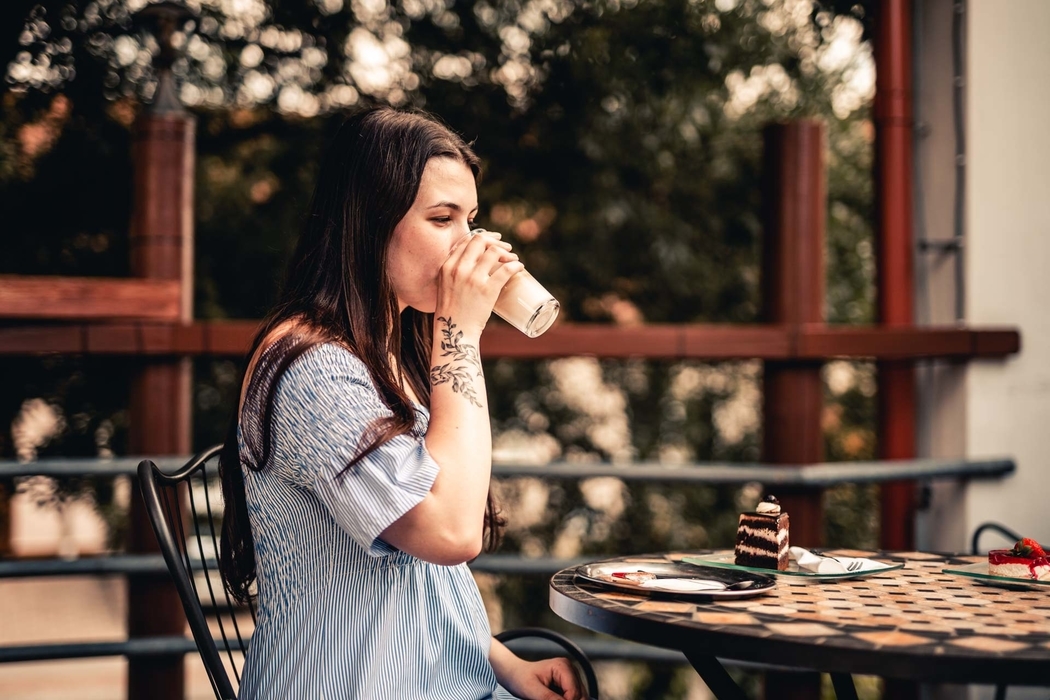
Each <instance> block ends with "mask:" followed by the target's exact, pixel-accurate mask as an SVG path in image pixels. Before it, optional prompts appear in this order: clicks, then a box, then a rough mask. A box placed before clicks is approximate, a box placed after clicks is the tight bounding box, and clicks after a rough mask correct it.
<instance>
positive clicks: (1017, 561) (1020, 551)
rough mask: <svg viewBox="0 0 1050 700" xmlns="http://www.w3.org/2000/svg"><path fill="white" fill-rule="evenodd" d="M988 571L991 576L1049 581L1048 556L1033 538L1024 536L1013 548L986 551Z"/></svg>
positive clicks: (1049, 565) (1049, 558) (1049, 562)
mask: <svg viewBox="0 0 1050 700" xmlns="http://www.w3.org/2000/svg"><path fill="white" fill-rule="evenodd" d="M988 573H989V574H991V575H992V576H1009V577H1011V578H1029V579H1037V580H1039V581H1050V557H1048V556H1047V555H1046V552H1045V551H1043V548H1042V547H1041V546H1039V543H1038V542H1036V541H1035V540H1033V539H1031V538H1029V537H1025V538H1024V539H1022V540H1018V542H1017V544H1015V545H1014V548H1013V549H993V550H992V551H990V552H988Z"/></svg>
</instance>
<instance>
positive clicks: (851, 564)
mask: <svg viewBox="0 0 1050 700" xmlns="http://www.w3.org/2000/svg"><path fill="white" fill-rule="evenodd" d="M831 559H834V560H835V561H837V562H838V563H840V564H842V566H843V568H844V569H846V572H847V573H853V572H854V571H860V568H861V567H862V566H864V562H862V561H861V560H859V559H851V560H850V561H848V562H844V561H842V560H841V559H839V558H838V557H831Z"/></svg>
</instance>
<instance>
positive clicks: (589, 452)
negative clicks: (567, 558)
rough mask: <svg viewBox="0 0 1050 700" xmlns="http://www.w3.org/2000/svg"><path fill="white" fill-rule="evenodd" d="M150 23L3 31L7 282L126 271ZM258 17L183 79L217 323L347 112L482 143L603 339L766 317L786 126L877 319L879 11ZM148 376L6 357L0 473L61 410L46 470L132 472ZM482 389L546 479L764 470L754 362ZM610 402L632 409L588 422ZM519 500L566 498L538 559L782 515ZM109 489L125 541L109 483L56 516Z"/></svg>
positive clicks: (834, 241)
mask: <svg viewBox="0 0 1050 700" xmlns="http://www.w3.org/2000/svg"><path fill="white" fill-rule="evenodd" d="M141 4H142V2H131V1H130V0H90V1H85V0H78V1H74V0H48V1H45V2H23V1H22V0H12V1H11V2H9V3H7V4H6V5H5V6H4V8H3V9H2V10H0V12H2V13H4V14H0V19H3V18H4V16H5V15H6V16H7V17H19V18H23V19H24V18H28V19H27V20H26V21H25V22H23V25H24V26H23V30H22V31H21V32H18V33H17V35H16V34H14V33H12V32H10V31H8V32H7V34H0V61H3V62H4V63H8V62H9V63H8V70H7V83H6V87H5V91H4V93H3V95H2V97H0V100H2V105H3V111H2V113H0V211H3V212H4V232H5V235H4V243H5V252H4V255H3V256H2V257H0V273H3V274H11V273H15V274H65V275H125V274H127V273H128V257H129V256H128V248H127V226H128V219H129V212H130V195H131V181H130V178H131V170H130V161H129V157H128V153H129V149H130V146H131V136H130V134H131V127H132V124H133V121H134V118H135V116H136V115H137V114H138V113H139V112H140V111H141V109H142V108H143V107H142V106H141V105H142V101H143V100H148V98H150V97H151V96H152V91H153V89H155V79H154V76H153V74H152V72H151V70H150V69H149V65H148V59H149V49H150V48H151V44H150V41H149V40H148V39H147V38H144V35H143V34H142V33H141V32H140V31H139V29H138V28H137V27H136V25H135V23H134V22H133V21H132V19H131V10H133V9H135V8H136V7H138V6H140V5H141ZM240 6H241V11H242V15H241V16H237V15H234V14H232V13H233V10H229V12H230V14H228V13H227V5H226V4H220V3H212V2H203V3H195V7H196V8H197V9H198V10H199V14H200V18H199V20H198V21H197V22H196V23H195V24H194V32H193V34H192V36H191V38H189V39H188V40H187V44H186V46H187V53H188V57H187V58H186V59H184V60H182V61H180V62H179V63H177V64H176V72H177V73H178V74H179V77H180V80H181V82H182V85H183V86H184V87H183V89H182V93H181V94H182V96H183V98H184V99H186V101H187V102H189V103H191V109H192V111H193V112H194V114H195V115H196V117H197V120H198V122H197V166H196V192H195V209H196V221H195V227H196V230H195V245H196V260H195V266H196V289H195V308H196V315H197V316H198V317H199V318H209V319H217V318H256V317H259V316H261V315H262V314H263V313H264V312H265V310H266V309H267V308H268V307H269V305H270V304H271V303H272V302H273V300H274V298H275V294H276V292H277V285H278V280H279V279H280V276H281V274H282V272H283V269H282V268H283V261H284V260H285V259H286V257H287V255H288V252H289V250H290V248H291V246H292V245H293V243H294V239H295V236H296V233H297V231H298V229H299V225H300V221H301V217H302V215H303V213H304V210H305V207H306V204H307V202H308V200H309V196H310V191H311V188H312V185H313V180H314V177H315V173H316V166H317V163H318V160H319V158H320V156H321V154H322V150H323V148H324V144H325V142H326V139H327V138H328V137H329V136H330V135H331V133H332V132H333V130H334V128H335V127H336V126H337V124H338V121H339V119H340V116H341V114H342V113H343V111H345V109H347V108H352V106H353V105H355V104H359V105H365V104H374V103H381V102H389V103H394V104H399V105H406V106H416V107H423V108H426V109H428V110H431V111H433V112H434V113H436V114H437V115H440V117H441V118H443V119H444V120H445V121H446V122H447V123H449V124H450V125H452V126H453V128H455V129H456V130H458V131H459V132H461V133H462V134H464V135H465V136H466V137H467V138H468V140H471V141H473V143H474V145H475V148H476V150H477V152H478V153H479V155H480V156H481V157H482V158H483V160H484V165H485V175H484V179H483V181H482V183H481V186H480V189H479V195H480V200H481V215H480V216H479V222H480V223H481V225H483V226H485V227H486V228H490V229H495V230H501V231H503V232H505V234H506V235H507V236H508V238H509V239H510V240H511V241H512V242H513V243H514V245H515V247H516V248H517V249H518V250H519V251H520V252H521V254H522V257H523V259H524V260H525V261H526V262H527V264H528V266H529V268H530V270H532V271H533V272H534V273H535V274H536V276H537V277H539V278H540V279H542V280H543V282H544V283H545V285H546V286H547V287H548V288H549V289H550V290H551V291H552V292H553V293H554V294H555V296H557V297H558V298H559V300H561V302H562V304H563V314H564V315H565V317H566V320H570V321H574V322H596V323H637V322H671V323H684V322H727V323H753V322H758V321H760V320H761V319H760V317H759V314H760V309H759V285H760V283H761V280H760V279H759V274H758V268H759V260H760V255H761V245H762V238H761V205H762V203H761V200H760V187H759V186H760V176H761V173H760V166H761V151H762V139H761V129H762V126H763V125H764V124H766V123H768V122H770V121H774V120H782V119H799V118H815V119H820V120H822V121H823V122H824V123H825V124H826V127H827V134H828V142H827V157H828V161H827V166H828V218H827V258H826V260H827V306H826V314H827V318H828V320H829V322H832V323H865V322H871V321H872V320H873V300H874V289H873V278H874V259H873V251H872V244H871V233H872V218H873V217H872V178H871V170H872V154H871V143H872V137H873V130H872V126H871V123H870V121H869V114H868V113H869V108H870V89H868V88H866V87H865V85H867V84H868V83H870V76H867V77H868V78H869V80H868V83H866V82H865V72H864V71H865V70H866V68H865V66H868V67H869V69H870V49H869V48H868V47H867V45H866V44H865V43H864V42H863V38H864V36H865V32H866V31H867V25H866V23H867V22H868V21H869V19H870V12H869V9H870V3H869V2H860V3H855V2H845V3H844V2H839V1H838V0H835V1H834V2H817V3H810V2H805V0H641V1H639V0H599V1H597V2H591V1H589V0H500V1H499V2H489V1H488V0H471V1H467V0H460V1H454V0H448V1H447V2H446V1H442V0H398V1H397V2H373V3H364V2H353V3H350V2H342V1H341V0H338V1H329V0H317V1H316V2H298V3H295V2H278V1H277V0H270V1H269V2H263V1H262V0H254V1H253V2H246V3H241V4H240ZM231 7H232V6H231ZM19 21H21V20H19ZM0 26H3V27H7V28H8V29H9V28H10V26H11V25H10V23H9V22H8V23H4V22H0ZM376 47H379V49H378V51H379V52H380V53H376V51H377V49H376ZM843 56H845V58H844V57H843ZM377 66H378V67H377ZM384 76H385V82H384V80H381V79H380V78H384ZM496 322H498V321H495V320H494V321H493V323H496ZM523 342H524V341H523ZM128 367H129V363H128V361H126V360H105V359H99V358H74V357H46V358H24V359H10V358H9V359H5V361H4V369H5V375H6V377H8V380H7V381H5V382H3V383H2V385H0V423H2V424H3V425H4V426H5V429H4V430H2V431H0V456H2V457H5V458H8V457H11V456H13V454H14V446H13V443H12V436H11V434H10V432H9V431H8V430H7V429H6V426H9V425H11V423H12V421H13V420H14V419H15V417H16V415H17V414H18V413H19V411H20V409H21V407H22V405H23V403H22V402H23V401H24V400H27V399H31V398H36V397H40V398H43V399H44V400H45V401H46V402H48V403H50V404H52V405H54V406H57V407H58V408H59V411H60V413H61V415H63V416H64V417H65V419H66V429H65V430H64V431H63V432H62V433H61V434H60V435H58V436H56V437H54V438H52V439H51V440H50V442H49V443H47V444H46V445H42V446H41V447H40V449H39V450H38V454H39V455H41V456H44V455H48V454H66V455H85V456H86V455H94V454H98V453H99V451H100V450H110V451H112V452H113V453H116V454H123V453H125V451H126V450H125V444H126V436H127V429H128V425H129V423H130V421H132V420H134V417H133V416H128V414H127V411H126V402H127V396H128V372H127V369H128ZM574 368H575V369H574ZM239 371H240V370H239V363H238V362H234V361H228V360H212V359H199V360H197V361H195V373H194V377H195V380H194V398H195V414H194V442H195V446H196V447H198V448H200V447H204V446H206V445H210V444H213V443H216V442H218V441H220V440H221V439H222V436H223V434H224V428H225V421H226V420H227V416H228V412H229V411H230V408H231V406H232V405H233V402H234V401H235V397H236V396H237V391H238V389H239V386H238V382H239ZM571 371H577V372H579V371H585V372H589V373H590V374H588V375H587V376H590V377H591V379H590V380H589V381H590V382H591V383H590V384H589V385H585V386H584V388H583V389H581V388H580V385H579V384H575V385H573V384H571V383H569V384H566V381H567V380H566V379H565V377H566V376H567V374H568V373H570V372H571ZM872 371H873V370H872V368H871V367H870V366H868V365H864V364H847V363H835V367H834V368H830V367H829V370H828V373H829V376H828V382H827V384H828V391H827V396H826V399H827V400H826V410H825V417H824V424H825V433H826V443H825V450H826V455H827V459H829V460H843V459H865V458H872V457H873V456H874V429H875V426H874V399H873V391H872V390H871V383H872V382H871V375H872ZM832 375H834V376H832ZM486 376H487V377H488V382H489V394H490V402H491V405H492V412H493V425H494V430H495V433H496V436H497V445H499V444H500V441H501V438H502V439H503V440H504V442H505V443H508V444H509V443H510V442H514V444H518V445H519V446H520V445H524V446H525V448H527V449H526V452H527V451H528V450H529V449H531V450H533V452H531V453H529V454H533V453H536V451H537V450H539V452H538V453H539V454H546V455H547V456H559V457H562V458H566V459H574V460H580V461H588V460H612V461H622V460H661V459H663V460H686V461H690V460H718V461H757V460H758V459H759V458H760V455H759V446H760V444H761V435H760V430H759V421H757V419H756V417H755V415H752V414H754V413H755V412H756V411H758V410H760V406H759V405H758V404H759V399H760V393H756V392H758V391H759V390H760V386H761V373H760V367H759V366H758V365H756V364H755V363H728V364H725V365H708V364H704V363H684V362H683V363H667V362H657V361H645V360H632V361H603V362H594V363H590V364H584V365H578V366H577V365H573V366H567V365H564V364H558V361H553V362H548V361H544V362H511V361H506V360H499V361H490V362H488V363H487V364H486ZM593 392H598V393H600V394H601V395H602V396H606V397H607V398H608V401H607V404H608V405H597V404H588V403H586V402H581V401H580V400H578V396H577V395H578V394H580V393H583V394H588V393H593ZM749 406H750V407H751V408H750V412H749V409H748V407H749ZM511 438H513V440H511ZM515 441H516V442H515ZM537 446H539V447H537ZM544 450H546V452H544ZM511 453H512V454H517V453H514V452H513V451H511ZM501 487H502V490H503V491H504V494H505V495H506V497H507V500H506V502H507V503H508V509H511V508H512V507H517V506H520V505H521V504H522V503H524V501H523V500H522V499H524V498H525V494H527V493H529V492H530V491H529V489H535V488H541V490H542V496H543V499H544V500H543V508H542V514H541V517H539V518H538V519H536V521H535V522H530V523H529V524H528V525H527V526H524V527H517V528H515V527H513V524H512V527H511V529H510V530H509V531H508V534H507V541H506V544H505V546H504V549H505V551H521V552H523V553H525V554H526V555H528V556H538V555H542V554H554V555H564V554H565V553H566V552H568V553H570V554H580V555H590V554H594V555H599V554H606V553H612V552H639V551H646V550H648V551H654V550H666V549H685V548H697V547H717V546H727V545H728V544H729V543H730V542H731V541H732V536H733V532H734V529H735V524H736V514H737V513H738V512H739V511H740V510H741V509H742V508H744V507H749V506H750V504H751V503H752V502H753V501H755V500H757V498H758V497H759V496H760V488H759V487H758V485H748V486H747V487H745V488H743V489H738V488H728V487H722V488H714V487H696V488H689V489H681V488H678V487H671V486H666V485H661V484H658V483H651V484H632V485H630V486H629V487H628V486H622V485H621V486H619V487H617V486H615V485H614V486H613V487H610V486H609V485H608V484H607V483H606V484H604V485H603V484H597V485H595V484H582V483H573V482H552V483H549V484H541V485H540V486H537V485H536V484H528V483H518V482H515V483H508V484H501ZM85 488H87V489H89V490H90V489H93V490H94V495H95V498H96V500H97V501H98V502H99V503H100V505H101V506H102V509H103V511H104V512H106V513H108V514H109V517H110V519H111V520H112V522H114V523H116V522H118V521H119V517H114V516H113V510H112V506H111V505H107V504H111V503H112V494H111V493H110V492H109V491H107V487H106V486H105V485H88V486H85V485H83V484H78V483H69V484H63V485H59V492H61V493H80V492H82V491H83V489H85ZM63 489H65V490H64V491H63ZM110 491H111V489H110ZM603 499H604V500H603ZM826 505H827V539H828V542H829V543H830V544H834V545H849V546H870V545H872V544H873V543H874V542H875V541H876V540H877V536H876V534H877V521H876V514H877V511H878V504H877V490H875V489H873V488H870V487H865V488H854V487H846V486H844V487H839V488H835V489H832V490H830V491H828V493H827V495H826ZM107 509H108V510H107ZM508 514H509V515H510V517H511V518H512V520H513V519H514V517H515V512H514V510H512V509H511V510H510V512H509V513H508ZM496 588H497V590H498V592H499V595H500V598H501V599H502V600H503V605H502V611H503V621H504V623H505V625H506V626H514V625H519V624H535V623H539V624H545V625H548V626H552V627H562V628H563V629H564V626H563V625H562V624H561V623H560V622H559V621H558V620H556V619H554V617H553V615H552V614H551V613H550V612H549V610H548V608H547V600H546V595H547V594H546V588H545V582H543V581H542V580H531V579H528V578H513V579H512V578H507V579H503V580H500V581H498V582H497V584H496ZM666 671H667V669H655V668H654V669H645V668H642V667H638V668H637V669H636V671H635V672H633V675H632V676H631V678H632V680H631V681H630V683H631V684H632V685H631V691H630V693H631V694H630V696H631V697H653V698H655V697H667V698H672V697H675V698H677V697H684V696H685V694H686V692H687V685H688V683H687V680H686V679H685V676H682V675H681V674H677V673H667V672H666ZM748 683H750V686H751V688H752V692H757V687H756V685H755V681H754V680H753V679H751V680H749V681H748Z"/></svg>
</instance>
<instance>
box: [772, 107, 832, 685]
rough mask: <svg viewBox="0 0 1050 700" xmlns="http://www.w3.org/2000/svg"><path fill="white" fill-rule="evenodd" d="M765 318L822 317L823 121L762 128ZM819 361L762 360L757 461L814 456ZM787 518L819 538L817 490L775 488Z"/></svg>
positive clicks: (812, 678)
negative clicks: (760, 449) (760, 433)
mask: <svg viewBox="0 0 1050 700" xmlns="http://www.w3.org/2000/svg"><path fill="white" fill-rule="evenodd" d="M763 173H764V178H765V191H764V207H763V208H764V211H765V217H766V220H765V239H764V242H763V257H762V262H763V270H762V272H763V275H762V280H763V282H762V284H763V290H762V291H763V306H764V310H765V313H764V315H765V319H764V320H765V321H766V322H768V323H777V324H784V325H787V326H788V327H789V328H794V329H798V328H799V327H800V326H802V325H803V324H809V323H823V321H824V224H825V210H826V208H827V201H826V200H827V195H826V186H825V178H824V127H823V125H822V124H820V123H818V122H812V121H799V122H791V123H787V124H774V125H771V126H768V127H767V128H766V131H765V163H764V170H763ZM820 369H821V361H819V360H809V361H773V360H771V361H768V362H766V364H765V369H764V374H763V396H764V399H763V400H764V417H763V436H764V437H763V452H764V457H763V460H764V461H765V462H770V463H774V464H807V463H815V462H820V461H821V458H822V457H823V452H824V437H823V432H822V430H821V421H820V417H821V412H822V410H823V395H824V394H823V381H822V379H821V376H820ZM775 495H776V496H777V497H778V498H779V499H780V502H781V504H782V505H783V506H784V509H785V510H786V512H787V513H788V514H789V515H790V518H791V542H792V543H795V544H799V545H802V546H806V547H814V546H819V545H821V544H822V543H823V541H824V508H823V503H822V497H821V491H820V490H819V489H812V488H810V489H807V488H797V487H796V488H782V487H777V489H776V491H775ZM766 687H767V690H770V691H772V690H773V689H775V693H769V692H767V697H774V696H775V697H777V698H781V699H783V700H795V699H796V698H797V699H799V700H802V699H805V700H815V699H816V698H819V697H820V675H819V674H816V673H802V674H795V673H790V674H787V673H775V672H771V673H768V674H767V675H766Z"/></svg>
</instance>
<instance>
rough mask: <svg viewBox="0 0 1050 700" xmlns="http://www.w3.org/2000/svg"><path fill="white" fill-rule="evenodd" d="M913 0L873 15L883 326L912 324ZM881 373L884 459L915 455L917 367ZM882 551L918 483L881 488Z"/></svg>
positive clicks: (912, 688)
mask: <svg viewBox="0 0 1050 700" xmlns="http://www.w3.org/2000/svg"><path fill="white" fill-rule="evenodd" d="M911 18H912V4H911V1H910V0H881V1H880V2H879V5H878V7H877V13H876V15H875V27H876V30H875V70H876V83H875V199H876V205H875V211H876V233H875V237H876V261H877V268H876V269H877V272H878V275H877V284H878V315H879V321H880V323H882V324H883V325H884V326H898V327H899V326H911V325H912V324H913V323H914V320H915V319H914V312H913V309H914V307H913V304H914V298H915V291H914V277H913V270H914V257H913V255H914V249H913V246H912V167H913V164H914V163H913V155H912V143H913V137H914V134H913V129H914V117H913V111H912V55H911V45H912V30H911ZM877 370H878V422H879V442H878V445H879V457H880V458H882V459H910V458H913V457H915V451H916V450H915V447H916V434H915V420H916V398H915V388H916V387H915V367H914V365H913V364H912V363H911V362H907V361H881V362H879V363H878V364H877ZM881 495H882V508H881V519H880V522H881V526H882V531H881V536H880V540H879V541H880V545H881V546H882V547H883V548H884V549H912V548H914V546H915V484H914V482H911V481H894V482H889V483H885V484H883V485H882V487H881ZM884 693H885V696H886V697H892V698H900V699H901V700H908V699H909V698H917V697H918V696H919V690H918V686H917V685H916V684H915V683H909V682H902V681H892V680H887V681H886V686H885V689H884Z"/></svg>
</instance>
